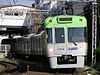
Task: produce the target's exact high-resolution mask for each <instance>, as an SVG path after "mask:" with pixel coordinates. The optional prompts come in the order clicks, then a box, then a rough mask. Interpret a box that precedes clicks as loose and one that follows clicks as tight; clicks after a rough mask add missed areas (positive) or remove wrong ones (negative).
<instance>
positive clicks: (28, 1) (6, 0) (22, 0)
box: [0, 0, 34, 6]
mask: <svg viewBox="0 0 100 75" xmlns="http://www.w3.org/2000/svg"><path fill="white" fill-rule="evenodd" d="M13 1H14V2H13ZM14 3H15V4H20V5H27V6H32V3H34V0H0V4H3V5H5V4H7V5H8V4H14Z"/></svg>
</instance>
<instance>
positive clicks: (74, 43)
mask: <svg viewBox="0 0 100 75" xmlns="http://www.w3.org/2000/svg"><path fill="white" fill-rule="evenodd" d="M71 41H72V42H73V44H74V45H75V46H77V43H76V42H75V41H73V40H72V37H71Z"/></svg>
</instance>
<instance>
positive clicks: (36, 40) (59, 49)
mask: <svg viewBox="0 0 100 75" xmlns="http://www.w3.org/2000/svg"><path fill="white" fill-rule="evenodd" d="M86 37H87V20H86V18H85V17H83V16H71V15H60V16H53V17H48V18H47V19H46V20H45V22H44V30H42V31H41V32H39V33H38V34H34V33H32V34H29V35H27V36H23V37H19V38H18V37H16V38H14V39H15V40H16V41H14V43H13V44H11V50H13V51H14V52H15V53H17V54H25V55H38V56H40V57H41V55H44V56H46V57H47V58H48V59H49V64H50V68H52V69H55V68H78V67H84V63H85V57H86V56H87V47H88V46H87V45H88V44H87V39H86ZM33 59H34V58H33Z"/></svg>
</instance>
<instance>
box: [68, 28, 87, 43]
mask: <svg viewBox="0 0 100 75" xmlns="http://www.w3.org/2000/svg"><path fill="white" fill-rule="evenodd" d="M85 30H86V29H85V28H83V27H77V28H68V42H73V41H74V42H84V41H86V31H85Z"/></svg>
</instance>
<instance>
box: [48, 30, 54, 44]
mask: <svg viewBox="0 0 100 75" xmlns="http://www.w3.org/2000/svg"><path fill="white" fill-rule="evenodd" d="M47 34H48V39H47V42H48V43H53V40H52V28H48V29H47Z"/></svg>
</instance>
